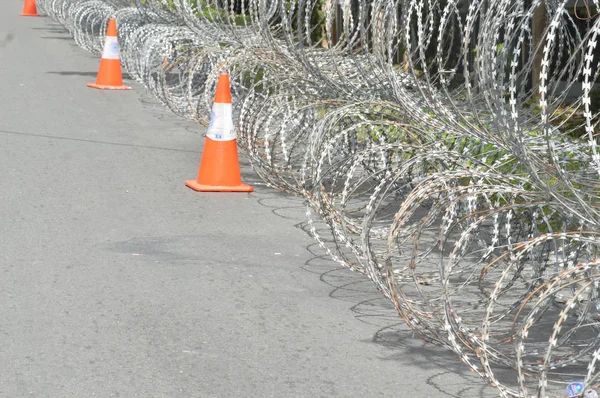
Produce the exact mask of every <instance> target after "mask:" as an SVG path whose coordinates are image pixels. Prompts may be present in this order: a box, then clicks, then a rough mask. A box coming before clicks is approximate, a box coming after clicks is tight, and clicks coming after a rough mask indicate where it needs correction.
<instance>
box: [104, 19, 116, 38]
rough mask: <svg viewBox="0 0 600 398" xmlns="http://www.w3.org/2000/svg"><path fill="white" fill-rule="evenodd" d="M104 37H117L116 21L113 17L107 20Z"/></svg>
mask: <svg viewBox="0 0 600 398" xmlns="http://www.w3.org/2000/svg"><path fill="white" fill-rule="evenodd" d="M106 36H114V37H117V20H116V19H115V18H114V17H113V18H110V19H109V20H108V28H107V29H106Z"/></svg>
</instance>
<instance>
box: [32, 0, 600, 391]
mask: <svg viewBox="0 0 600 398" xmlns="http://www.w3.org/2000/svg"><path fill="white" fill-rule="evenodd" d="M38 3H39V6H40V8H41V9H42V10H44V11H45V12H46V13H47V14H48V15H49V16H51V17H52V18H53V19H55V20H56V21H58V22H60V23H61V24H63V25H64V26H65V28H66V29H67V30H68V31H69V32H70V33H71V34H72V35H73V37H74V39H75V40H76V42H77V43H78V44H79V45H80V46H82V47H83V48H85V49H87V50H89V51H92V52H94V53H99V52H100V51H101V48H102V42H103V37H104V30H105V26H106V21H107V19H108V18H110V17H112V16H115V17H116V18H117V21H118V25H119V39H120V43H121V57H122V64H123V65H124V67H125V69H126V70H127V71H128V72H129V74H130V75H131V76H132V77H133V78H134V79H136V80H137V81H138V82H140V83H141V84H143V85H144V86H145V87H146V88H147V89H148V90H149V91H150V92H151V93H152V94H153V95H154V96H155V97H156V98H157V99H158V100H160V101H161V102H162V103H163V104H164V105H165V106H168V107H169V108H170V109H172V110H173V112H175V113H177V114H178V115H181V116H183V117H186V118H188V119H190V120H195V121H198V122H200V123H207V122H208V120H207V116H208V115H209V108H210V104H211V100H212V98H211V97H212V93H213V92H214V90H215V85H216V79H217V77H218V74H219V73H220V72H221V71H227V72H229V74H230V76H231V82H232V92H233V96H234V99H235V100H234V108H235V115H236V118H237V120H238V133H239V137H238V143H239V145H240V147H241V149H242V150H243V151H244V152H245V153H246V155H247V156H248V157H249V159H250V160H251V162H252V165H253V167H254V169H255V170H256V172H257V173H258V174H259V175H260V176H261V177H262V178H263V179H264V180H265V181H266V182H267V183H268V184H269V185H271V186H272V187H274V188H276V189H279V190H282V191H285V192H290V193H294V194H296V195H298V196H300V197H303V198H304V199H305V200H306V203H307V216H308V222H309V229H310V230H311V232H312V234H313V235H314V237H315V238H316V239H317V241H318V242H319V243H320V244H321V245H322V246H323V247H324V248H325V249H326V250H327V251H328V252H329V254H330V255H331V257H332V258H333V259H335V260H336V261H338V262H339V263H340V264H342V265H344V266H347V267H349V268H351V269H353V270H356V271H358V272H362V273H364V274H366V275H367V276H368V277H370V278H371V279H372V280H373V282H374V283H375V285H376V287H377V288H378V289H379V290H380V291H381V292H382V293H383V294H384V295H385V296H386V297H388V298H389V299H390V300H391V301H392V302H393V304H394V306H395V307H396V309H397V311H398V313H399V315H400V316H401V317H402V318H403V319H404V321H405V322H406V323H407V324H408V325H409V326H410V327H411V328H412V329H413V330H414V331H415V333H416V334H417V335H418V336H420V337H421V338H423V339H424V340H426V341H429V342H432V343H435V344H440V345H443V346H446V347H448V348H450V349H452V350H453V351H455V352H456V354H457V356H458V358H459V359H460V360H461V361H463V362H464V363H465V364H467V365H468V366H469V367H470V368H471V369H472V370H473V371H475V372H477V373H478V374H479V375H481V376H482V377H484V378H486V379H487V380H488V381H489V382H490V383H491V384H493V385H494V386H496V387H497V388H498V392H499V393H500V395H502V396H540V397H545V396H550V395H553V396H555V395H560V392H559V391H564V385H565V384H566V382H568V381H573V380H581V381H582V382H584V384H585V386H586V388H594V387H595V386H596V385H597V384H598V383H599V380H598V379H599V376H600V370H599V369H598V359H599V358H600V344H599V338H600V325H599V321H600V299H599V297H598V296H599V293H600V278H599V271H600V270H599V265H598V261H599V260H598V256H599V252H600V251H599V248H600V235H599V233H598V226H599V222H600V214H599V199H600V184H599V183H598V175H599V174H600V154H599V153H598V131H599V127H598V121H599V119H600V112H599V109H600V95H598V93H599V91H598V89H597V84H596V82H597V79H598V76H599V73H600V68H599V65H598V63H599V61H600V57H599V55H598V54H599V53H598V51H597V50H596V43H597V41H598V34H599V33H600V18H592V17H591V16H590V18H586V19H584V18H581V17H580V14H576V13H573V12H572V10H571V9H569V4H570V3H569V1H568V0H518V1H515V0H368V1H367V0H341V1H338V0H286V1H283V0H135V1H134V2H132V1H129V0H38ZM586 7H587V9H588V13H589V12H591V11H589V10H591V9H595V10H596V13H597V10H598V9H599V8H600V4H599V3H598V0H590V1H588V2H586ZM317 221H324V222H326V223H327V224H328V225H329V227H330V235H328V236H322V235H321V234H322V230H320V229H319V228H317V227H316V226H315V223H316V222H317Z"/></svg>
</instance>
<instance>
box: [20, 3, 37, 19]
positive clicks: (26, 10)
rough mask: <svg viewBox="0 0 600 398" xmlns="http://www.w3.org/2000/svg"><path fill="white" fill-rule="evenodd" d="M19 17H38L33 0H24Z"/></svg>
mask: <svg viewBox="0 0 600 398" xmlns="http://www.w3.org/2000/svg"><path fill="white" fill-rule="evenodd" d="M21 15H22V16H24V17H39V15H38V13H37V6H36V4H35V0H25V4H23V12H22V13H21Z"/></svg>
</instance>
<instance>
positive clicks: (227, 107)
mask: <svg viewBox="0 0 600 398" xmlns="http://www.w3.org/2000/svg"><path fill="white" fill-rule="evenodd" d="M235 139H236V133H235V128H234V126H233V107H232V105H231V91H230V89H229V75H227V74H226V73H221V75H219V82H218V84H217V93H216V95H215V101H214V102H213V107H212V112H211V114H210V124H209V125H208V131H207V133H206V141H205V143H204V152H203V153H202V160H201V161H200V170H198V179H197V180H196V181H193V180H189V181H186V182H185V185H187V186H188V187H190V188H192V189H193V190H194V191H199V192H252V191H254V188H252V187H251V186H250V185H247V184H242V177H241V175H240V163H239V160H238V152H237V145H236V141H235Z"/></svg>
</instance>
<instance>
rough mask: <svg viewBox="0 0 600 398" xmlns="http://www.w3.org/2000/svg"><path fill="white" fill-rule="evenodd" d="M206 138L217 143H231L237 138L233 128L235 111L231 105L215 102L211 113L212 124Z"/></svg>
mask: <svg viewBox="0 0 600 398" xmlns="http://www.w3.org/2000/svg"><path fill="white" fill-rule="evenodd" d="M206 136H207V137H208V138H210V139H211V140H215V141H231V140H235V139H236V138H237V134H236V133H235V127H234V126H233V109H232V106H231V104H222V103H219V102H215V103H214V104H213V107H212V112H211V113H210V123H209V125H208V130H207V132H206Z"/></svg>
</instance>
